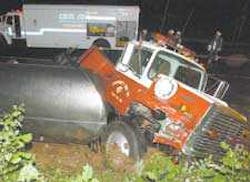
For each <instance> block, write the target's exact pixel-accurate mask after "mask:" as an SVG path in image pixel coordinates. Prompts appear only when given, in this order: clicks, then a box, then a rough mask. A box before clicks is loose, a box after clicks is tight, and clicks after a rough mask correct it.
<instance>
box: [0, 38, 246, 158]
mask: <svg viewBox="0 0 250 182" xmlns="http://www.w3.org/2000/svg"><path fill="white" fill-rule="evenodd" d="M194 55H195V54H194V53H193V52H192V51H189V50H188V49H187V48H183V47H181V48H180V49H179V48H175V47H173V46H171V45H167V43H166V42H164V39H159V40H158V42H146V41H132V42H129V43H128V45H127V47H126V49H125V50H124V52H123V54H122V56H121V57H120V59H119V60H118V61H117V64H116V65H114V64H112V63H111V62H110V61H109V59H108V58H107V57H105V56H104V55H103V54H102V52H101V51H100V50H98V49H97V48H95V47H93V48H91V49H89V50H87V51H86V52H85V53H84V54H83V55H82V56H81V57H80V58H79V60H78V63H79V67H77V68H73V67H66V66H58V65H57V66H55V65H34V64H20V63H19V64H8V63H1V64H0V84H1V89H0V106H1V107H2V108H3V109H7V108H8V107H9V106H10V105H11V104H16V103H20V102H23V103H25V105H26V110H27V113H26V116H25V122H24V128H25V130H26V131H31V132H33V133H34V136H35V138H40V139H41V137H42V138H43V139H48V140H53V141H59V142H61V141H64V142H65V141H69V142H78V143H84V142H89V141H90V140H89V139H91V138H100V139H101V142H103V143H104V145H105V146H106V147H108V146H109V144H116V145H117V146H118V147H119V148H120V150H121V152H122V153H124V154H126V155H127V156H130V157H133V158H135V159H138V158H139V157H141V155H142V154H143V153H144V152H145V151H146V149H147V144H148V142H147V141H150V142H151V143H155V144H160V145H162V146H166V147H167V148H171V149H174V151H182V152H183V153H184V154H186V155H191V156H197V157H204V156H206V155H210V154H212V155H223V152H224V151H223V150H222V149H221V148H220V143H221V142H222V141H224V142H226V143H228V144H230V145H232V146H233V147H235V146H239V145H240V146H244V147H245V148H246V149H250V139H249V137H250V128H249V123H248V121H247V119H246V118H245V117H244V116H242V115H241V114H239V113H238V112H237V111H235V110H233V109H232V108H230V107H229V106H228V105H227V104H226V103H225V102H224V101H222V100H220V99H219V98H221V97H223V96H224V94H225V91H226V90H227V89H228V84H227V83H226V82H224V81H219V82H218V83H219V84H218V85H217V86H218V87H216V88H214V85H212V87H213V88H212V89H207V86H208V85H209V82H210V81H209V78H208V77H209V76H208V74H207V73H206V70H205V69H204V67H203V66H201V65H200V64H198V63H197V61H194Z"/></svg>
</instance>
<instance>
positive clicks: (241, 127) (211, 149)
mask: <svg viewBox="0 0 250 182" xmlns="http://www.w3.org/2000/svg"><path fill="white" fill-rule="evenodd" d="M236 115H237V114H235V111H232V110H231V109H229V108H225V107H222V106H216V105H214V106H212V108H211V110H210V111H209V112H208V113H207V115H206V116H205V118H204V119H203V120H202V121H201V124H200V125H199V126H198V127H197V128H196V129H195V132H194V133H193V134H192V135H191V136H190V138H189V139H188V141H187V143H186V145H185V147H184V153H186V154H188V155H194V156H197V157H205V156H208V155H213V156H215V157H216V156H222V155H223V154H224V153H225V151H224V150H223V149H222V148H221V147H220V144H221V142H225V143H227V144H229V145H231V146H232V147H236V146H241V147H242V146H244V148H246V149H247V150H250V138H249V137H250V136H249V132H250V126H249V122H247V121H245V120H244V119H243V118H241V117H239V116H236Z"/></svg>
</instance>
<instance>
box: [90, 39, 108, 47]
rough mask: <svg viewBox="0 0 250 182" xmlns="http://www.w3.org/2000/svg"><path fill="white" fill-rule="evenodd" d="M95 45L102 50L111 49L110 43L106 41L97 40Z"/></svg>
mask: <svg viewBox="0 0 250 182" xmlns="http://www.w3.org/2000/svg"><path fill="white" fill-rule="evenodd" d="M93 45H94V46H97V47H102V48H111V45H110V43H109V42H108V41H107V40H105V39H97V40H95V41H94V42H93Z"/></svg>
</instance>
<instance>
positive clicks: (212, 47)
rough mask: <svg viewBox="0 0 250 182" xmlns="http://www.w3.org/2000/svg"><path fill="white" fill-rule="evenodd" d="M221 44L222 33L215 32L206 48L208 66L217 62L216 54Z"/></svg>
mask: <svg viewBox="0 0 250 182" xmlns="http://www.w3.org/2000/svg"><path fill="white" fill-rule="evenodd" d="M222 43H223V38H222V33H221V32H220V31H219V30H217V31H216V32H215V35H214V37H213V39H212V40H211V41H210V43H209V44H208V47H207V50H208V65H210V64H211V63H213V62H216V61H218V59H219V56H218V54H219V52H220V51H221V49H222Z"/></svg>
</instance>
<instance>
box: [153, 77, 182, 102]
mask: <svg viewBox="0 0 250 182" xmlns="http://www.w3.org/2000/svg"><path fill="white" fill-rule="evenodd" d="M177 88H178V85H177V83H176V81H175V80H173V79H172V78H170V77H167V76H165V75H160V79H159V80H158V81H157V82H156V84H155V88H154V93H155V95H156V96H157V97H158V98H159V99H169V98H170V97H172V96H173V95H174V94H175V93H176V91H177Z"/></svg>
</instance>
